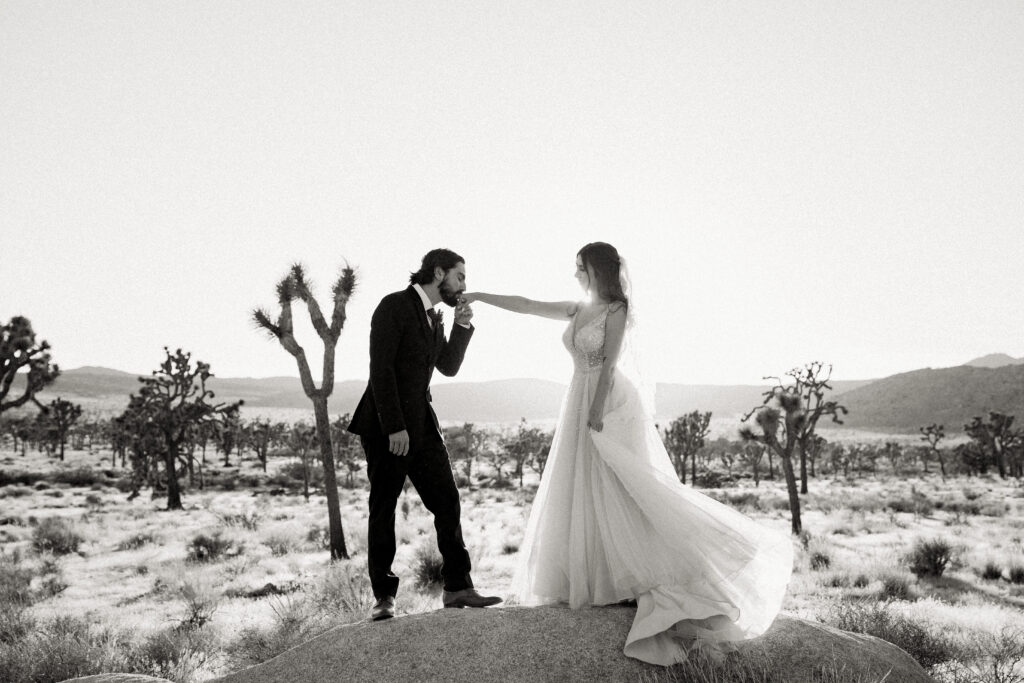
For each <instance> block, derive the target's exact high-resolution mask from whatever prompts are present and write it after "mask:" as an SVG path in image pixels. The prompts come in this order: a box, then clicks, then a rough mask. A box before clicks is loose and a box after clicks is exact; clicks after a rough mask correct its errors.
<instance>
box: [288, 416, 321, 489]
mask: <svg viewBox="0 0 1024 683" xmlns="http://www.w3.org/2000/svg"><path fill="white" fill-rule="evenodd" d="M316 436H317V435H316V427H314V426H312V425H308V424H306V423H305V422H296V423H295V424H293V425H292V428H291V430H290V431H289V432H288V447H289V448H290V449H291V450H292V453H298V454H299V460H300V462H302V495H303V497H304V498H305V499H306V502H309V449H310V448H312V447H313V446H314V444H315V443H316V440H317V438H316Z"/></svg>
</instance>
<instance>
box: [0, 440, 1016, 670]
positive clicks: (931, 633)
mask: <svg viewBox="0 0 1024 683" xmlns="http://www.w3.org/2000/svg"><path fill="white" fill-rule="evenodd" d="M282 464H283V462H281V461H271V463H270V471H271V473H272V472H273V471H274V468H275V467H280V466H281V465H282ZM215 467H216V465H211V469H212V468H215ZM0 472H2V473H3V474H4V475H5V476H4V479H3V480H2V481H3V483H5V484H6V485H3V486H0V599H2V600H3V604H2V607H3V613H2V616H0V680H12V681H15V680H34V681H48V680H62V679H63V678H65V677H70V676H73V675H82V674H87V673H96V672H99V671H116V670H119V671H138V672H143V673H149V674H153V675H158V676H163V677H166V678H170V679H172V680H175V681H203V680H208V679H211V678H214V677H216V676H218V675H222V674H225V673H228V672H232V671H236V670H238V669H241V668H243V667H245V666H248V665H251V664H255V663H258V662H260V661H265V660H266V659H269V658H270V657H273V656H274V655H276V654H278V653H280V652H282V651H283V650H284V649H287V648H288V647H291V646H292V645H295V644H297V643H299V642H302V641H303V640H305V639H308V638H310V637H312V636H313V635H316V634H318V633H320V632H323V631H324V630H326V629H328V628H330V627H332V626H335V625H339V624H345V623H351V622H353V621H357V620H363V619H366V617H367V613H368V609H369V607H370V605H371V604H372V596H371V594H370V592H369V585H368V581H367V579H366V576H365V547H366V517H367V505H366V498H367V487H366V486H365V483H364V482H363V481H362V480H360V481H359V482H357V486H356V488H353V489H342V490H341V502H342V516H343V523H344V527H345V534H346V540H347V544H348V550H349V553H350V556H351V558H350V559H348V560H342V561H337V562H334V563H331V562H330V561H329V554H328V552H327V551H326V550H325V538H326V525H327V515H326V506H325V500H324V497H323V495H322V492H319V491H318V492H317V494H315V495H313V496H312V497H311V498H310V499H309V500H308V501H307V500H305V499H304V498H303V496H302V495H301V490H300V489H298V488H295V489H290V490H284V491H282V489H280V488H277V489H275V488H273V487H270V486H256V487H255V488H250V487H242V486H237V485H235V484H234V483H232V481H233V479H232V478H231V476H228V475H224V476H221V477H219V478H217V480H218V481H219V482H220V483H219V484H216V485H214V484H210V485H209V486H208V487H207V488H206V489H205V490H198V489H197V488H195V487H193V488H188V489H187V490H186V491H185V492H184V494H183V499H184V504H185V510H181V511H173V512H168V511H166V510H164V509H163V508H164V507H165V501H164V500H163V499H162V498H161V497H160V496H159V495H158V496H157V497H155V498H154V497H153V496H152V495H151V490H150V489H142V491H141V495H139V496H138V497H136V498H134V500H129V495H128V493H127V492H126V491H124V490H123V489H124V486H120V487H118V486H117V482H118V480H119V478H120V477H122V475H124V474H125V473H124V472H123V471H122V470H121V469H120V467H114V468H111V458H110V454H109V452H103V451H94V452H91V453H90V452H88V451H69V452H68V454H67V458H66V461H65V462H64V463H59V462H57V461H56V460H54V459H53V458H49V457H47V456H46V455H45V454H44V453H39V452H35V451H31V450H30V451H29V452H28V453H27V454H26V455H25V456H22V455H20V454H19V453H14V452H11V451H10V450H8V451H4V452H0ZM256 472H257V469H256V463H255V462H254V461H243V463H242V465H241V467H240V468H238V467H236V468H235V469H234V470H232V475H234V474H245V473H250V474H255V473H256ZM536 483H537V479H536V475H535V474H532V475H531V476H530V477H528V478H527V480H526V483H525V485H524V487H523V488H522V489H519V488H516V487H514V486H513V487H510V488H501V489H494V488H483V487H479V486H470V487H465V488H464V489H463V527H464V534H465V538H466V540H467V544H468V546H469V548H470V552H471V555H472V558H473V562H474V580H475V582H476V583H477V585H478V586H479V587H480V588H482V589H484V590H485V591H488V592H494V593H497V594H500V595H505V594H506V593H507V591H508V589H509V585H510V582H511V578H512V574H513V571H514V567H515V562H516V557H517V551H518V548H519V543H520V541H521V539H522V534H523V530H524V527H525V523H526V518H527V515H528V512H529V504H530V501H531V499H532V496H533V492H534V490H535V489H536ZM231 489H233V490H231ZM704 492H705V493H707V494H708V495H711V496H713V497H715V498H716V499H718V500H720V501H722V502H724V503H726V504H730V505H733V506H734V507H736V508H738V509H740V510H741V511H743V512H744V513H746V514H748V515H750V516H751V517H753V518H754V519H756V520H758V521H759V522H761V523H762V524H764V525H766V526H768V527H771V528H773V529H776V530H778V531H781V532H788V531H789V526H790V522H789V510H788V505H787V501H786V492H785V486H784V484H783V482H782V481H781V479H777V480H775V481H770V480H769V481H764V480H763V481H761V483H760V485H759V486H756V487H755V486H754V483H753V481H749V480H744V481H741V482H740V484H739V485H737V486H735V487H733V488H728V489H706V490H704ZM802 507H803V524H804V530H805V533H804V534H803V535H802V536H800V537H793V543H794V546H795V548H796V549H797V554H796V558H797V559H796V563H795V566H794V573H793V578H792V581H791V584H790V589H789V592H788V595H787V598H786V600H785V603H784V605H783V611H784V612H786V613H787V614H790V615H793V616H798V617H801V618H805V619H811V620H818V621H823V622H826V623H829V624H832V625H836V626H839V627H841V628H845V629H848V630H857V631H862V632H868V633H872V634H874V635H879V636H880V637H884V638H886V639H887V640H892V641H893V642H895V643H896V644H897V645H900V646H901V647H903V648H904V649H906V650H907V651H908V652H910V654H911V655H913V656H914V657H915V658H917V659H918V661H919V662H920V663H921V664H922V665H923V666H925V667H926V668H928V669H929V671H930V672H931V673H932V675H933V676H934V677H935V678H936V679H937V680H940V681H957V682H966V681H993V682H994V681H999V682H1006V681H1020V680H1024V665H1022V663H1021V661H1022V660H1024V628H1022V626H1024V618H1022V616H1024V488H1022V487H1021V485H1020V483H1019V482H1017V481H1014V480H1006V481H1003V480H1000V479H999V478H998V477H993V476H987V477H970V478H967V477H963V476H959V477H951V478H949V479H948V481H945V482H944V481H943V480H942V479H941V478H940V477H939V475H938V474H937V473H936V474H930V475H927V476H915V477H909V478H898V477H894V476H886V475H884V474H876V475H871V474H865V475H864V476H863V477H860V478H848V479H843V478H838V479H836V478H832V477H831V476H829V477H819V478H816V479H812V480H811V482H810V493H808V494H806V495H804V496H803V497H802ZM55 520H56V521H55ZM397 533H398V538H399V543H400V547H399V551H398V557H397V562H396V568H395V569H396V573H398V574H399V575H400V576H401V577H402V580H403V583H402V586H401V588H400V590H399V596H398V601H397V612H398V614H399V616H401V615H403V614H412V613H419V612H426V611H432V610H435V609H438V608H440V607H441V599H440V595H439V586H438V584H437V582H436V577H437V573H438V569H439V562H440V559H439V556H438V555H437V551H436V549H435V545H434V533H433V526H432V519H431V517H430V516H429V514H428V513H427V512H426V511H425V510H424V508H423V506H422V505H421V503H420V501H419V498H418V496H417V495H416V493H415V491H414V490H413V489H408V490H407V491H406V493H405V494H404V496H403V498H402V500H401V501H400V503H399V514H398V528H397ZM921 542H938V547H939V549H940V551H941V549H942V548H943V547H945V548H947V549H948V555H949V563H948V566H947V567H946V568H945V571H944V572H942V573H941V576H932V577H929V576H927V575H922V576H920V577H918V576H915V574H914V573H912V572H911V566H912V564H913V557H912V555H913V553H912V551H913V550H914V548H915V544H919V543H921ZM934 547H935V546H932V549H933V550H934ZM919 552H922V551H920V549H919ZM925 554H926V555H927V552H926V551H925ZM939 554H940V555H941V554H942V553H941V552H940V553H939ZM925 559H926V560H927V559H928V557H927V556H926V557H925ZM939 561H940V563H941V559H940V560H939ZM677 673H678V678H679V680H688V679H687V678H686V674H685V671H683V670H682V669H680V671H679V672H677ZM711 679H714V680H732V679H729V678H728V676H727V675H725V674H723V675H722V676H721V677H718V678H716V677H710V678H708V680H711ZM744 680H749V679H744Z"/></svg>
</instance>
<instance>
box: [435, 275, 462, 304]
mask: <svg viewBox="0 0 1024 683" xmlns="http://www.w3.org/2000/svg"><path fill="white" fill-rule="evenodd" d="M437 291H438V292H439V293H440V294H441V301H443V302H445V303H446V304H448V305H449V306H451V307H452V308H455V307H456V306H458V305H459V294H460V292H457V291H455V290H454V289H452V287H451V285H449V284H448V283H447V282H444V281H442V282H441V284H440V285H439V286H438V288H437Z"/></svg>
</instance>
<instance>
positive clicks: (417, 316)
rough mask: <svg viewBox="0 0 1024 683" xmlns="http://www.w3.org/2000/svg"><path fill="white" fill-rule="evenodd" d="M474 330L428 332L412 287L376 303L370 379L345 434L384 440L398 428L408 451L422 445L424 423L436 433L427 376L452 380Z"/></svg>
mask: <svg viewBox="0 0 1024 683" xmlns="http://www.w3.org/2000/svg"><path fill="white" fill-rule="evenodd" d="M472 336H473V328H468V329H467V328H465V327H463V326H462V325H453V327H452V333H451V337H450V338H449V339H447V340H446V339H445V337H444V323H441V324H440V325H437V327H436V328H431V326H430V322H429V321H428V320H427V313H426V311H425V310H424V309H423V300H422V299H420V295H419V294H418V293H417V292H416V290H415V289H413V288H412V286H409V287H408V288H407V289H405V290H404V291H401V292H394V293H393V294H388V295H387V296H386V297H384V298H383V299H381V302H380V303H379V304H378V305H377V309H376V310H375V311H374V312H373V318H372V320H371V322H370V381H369V382H368V383H367V386H366V391H364V392H363V397H362V398H361V399H360V401H359V405H357V406H356V410H355V412H354V413H353V414H352V421H351V423H350V424H349V428H348V429H349V431H350V432H353V433H355V434H359V435H361V436H366V437H372V436H381V435H383V436H387V435H389V434H394V433H395V432H400V431H402V430H403V429H405V430H408V432H409V442H410V447H411V448H415V447H416V446H417V445H418V444H420V443H422V441H423V439H424V437H425V435H426V432H425V431H424V430H426V429H427V424H428V423H427V420H428V418H429V419H430V422H431V423H432V424H433V428H434V429H435V430H436V431H437V433H438V434H440V425H438V422H437V415H435V414H434V409H433V408H431V406H430V400H431V397H430V378H431V377H432V376H433V374H434V368H435V367H436V368H437V369H438V370H440V371H441V374H443V375H447V376H448V377H451V376H453V375H455V374H456V373H457V372H458V371H459V367H461V366H462V359H463V358H464V357H465V355H466V347H467V346H468V345H469V340H470V338H471V337H472Z"/></svg>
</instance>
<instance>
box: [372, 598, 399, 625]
mask: <svg viewBox="0 0 1024 683" xmlns="http://www.w3.org/2000/svg"><path fill="white" fill-rule="evenodd" d="M393 616H395V598H394V597H393V596H388V597H386V598H381V599H380V600H378V601H377V603H376V604H375V605H374V606H373V609H372V610H370V619H372V620H373V621H382V620H384V619H390V618H391V617H393Z"/></svg>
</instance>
